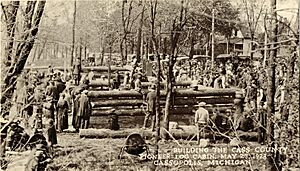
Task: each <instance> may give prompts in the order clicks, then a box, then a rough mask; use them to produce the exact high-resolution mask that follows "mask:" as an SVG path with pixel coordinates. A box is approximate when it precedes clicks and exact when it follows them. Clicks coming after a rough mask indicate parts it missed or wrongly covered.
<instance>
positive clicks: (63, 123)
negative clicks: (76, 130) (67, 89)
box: [57, 93, 68, 132]
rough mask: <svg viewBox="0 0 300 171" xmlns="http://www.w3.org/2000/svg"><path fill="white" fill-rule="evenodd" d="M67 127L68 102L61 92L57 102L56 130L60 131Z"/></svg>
mask: <svg viewBox="0 0 300 171" xmlns="http://www.w3.org/2000/svg"><path fill="white" fill-rule="evenodd" d="M67 128H68V103H67V101H66V100H65V94H63V93H62V94H61V95H60V98H59V100H58V103H57V131H58V132H62V131H63V130H64V129H67Z"/></svg>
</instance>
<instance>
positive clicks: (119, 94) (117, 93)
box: [88, 90, 143, 98]
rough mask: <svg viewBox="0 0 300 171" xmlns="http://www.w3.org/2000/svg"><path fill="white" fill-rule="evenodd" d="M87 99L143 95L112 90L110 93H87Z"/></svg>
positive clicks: (130, 91)
mask: <svg viewBox="0 0 300 171" xmlns="http://www.w3.org/2000/svg"><path fill="white" fill-rule="evenodd" d="M88 96H89V97H97V98H106V97H138V98H142V97H143V95H142V94H141V93H139V92H137V91H135V90H122V91H119V90H112V91H89V92H88Z"/></svg>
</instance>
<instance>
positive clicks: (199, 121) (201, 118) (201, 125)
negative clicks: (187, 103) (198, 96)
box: [195, 102, 209, 144]
mask: <svg viewBox="0 0 300 171" xmlns="http://www.w3.org/2000/svg"><path fill="white" fill-rule="evenodd" d="M205 105H206V103H205V102H200V103H199V104H198V105H197V106H199V108H198V110H197V111H196V113H195V125H196V127H197V142H198V144H199V143H200V137H203V138H205V133H206V127H207V126H208V123H209V114H208V110H206V109H205V108H204V106H205ZM201 134H202V135H201Z"/></svg>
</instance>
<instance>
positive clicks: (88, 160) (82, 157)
mask: <svg viewBox="0 0 300 171" xmlns="http://www.w3.org/2000/svg"><path fill="white" fill-rule="evenodd" d="M58 141H59V146H58V147H56V156H55V158H54V161H53V163H51V164H50V165H49V167H50V168H49V170H60V171H63V170H71V171H73V170H74V171H77V170H86V171H92V170H95V171H96V170H151V168H153V166H154V165H153V161H151V160H148V161H146V160H143V159H141V158H139V157H137V156H133V155H128V154H127V153H126V152H125V153H124V154H123V157H122V158H121V159H118V158H117V157H118V154H119V152H120V149H121V148H122V146H123V144H124V141H125V139H109V138H106V139H85V138H79V135H78V134H58ZM146 142H147V143H150V145H149V146H148V147H149V149H150V153H152V154H153V149H154V146H153V145H151V144H153V143H152V142H151V141H146ZM178 142H179V144H180V145H181V146H183V147H187V146H189V147H190V146H191V145H192V146H193V147H198V146H197V145H196V142H190V143H189V144H188V142H187V141H185V140H178ZM179 144H177V143H176V142H173V141H170V142H169V141H168V142H164V143H160V145H159V148H160V149H162V150H164V149H172V148H174V147H175V148H176V147H179ZM247 145H250V146H257V144H256V143H247ZM213 146H218V147H227V146H228V144H224V143H220V142H218V143H217V144H212V147H213ZM212 147H209V148H212ZM203 163H204V164H203V165H202V166H201V167H200V166H170V167H167V166H164V167H162V166H158V167H157V169H158V170H207V171H210V170H211V171H216V170H230V171H241V170H247V171H248V170H256V169H257V170H261V169H262V168H263V167H264V164H265V161H264V160H251V166H249V165H240V166H208V165H207V162H203Z"/></svg>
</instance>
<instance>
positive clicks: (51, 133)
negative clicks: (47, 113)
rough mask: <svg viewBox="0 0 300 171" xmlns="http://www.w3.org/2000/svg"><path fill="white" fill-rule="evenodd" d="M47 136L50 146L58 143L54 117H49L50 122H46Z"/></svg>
mask: <svg viewBox="0 0 300 171" xmlns="http://www.w3.org/2000/svg"><path fill="white" fill-rule="evenodd" d="M45 137H46V140H47V142H48V145H49V146H50V147H53V145H55V144H57V135H56V129H55V125H54V120H53V119H49V120H48V123H46V129H45Z"/></svg>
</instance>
